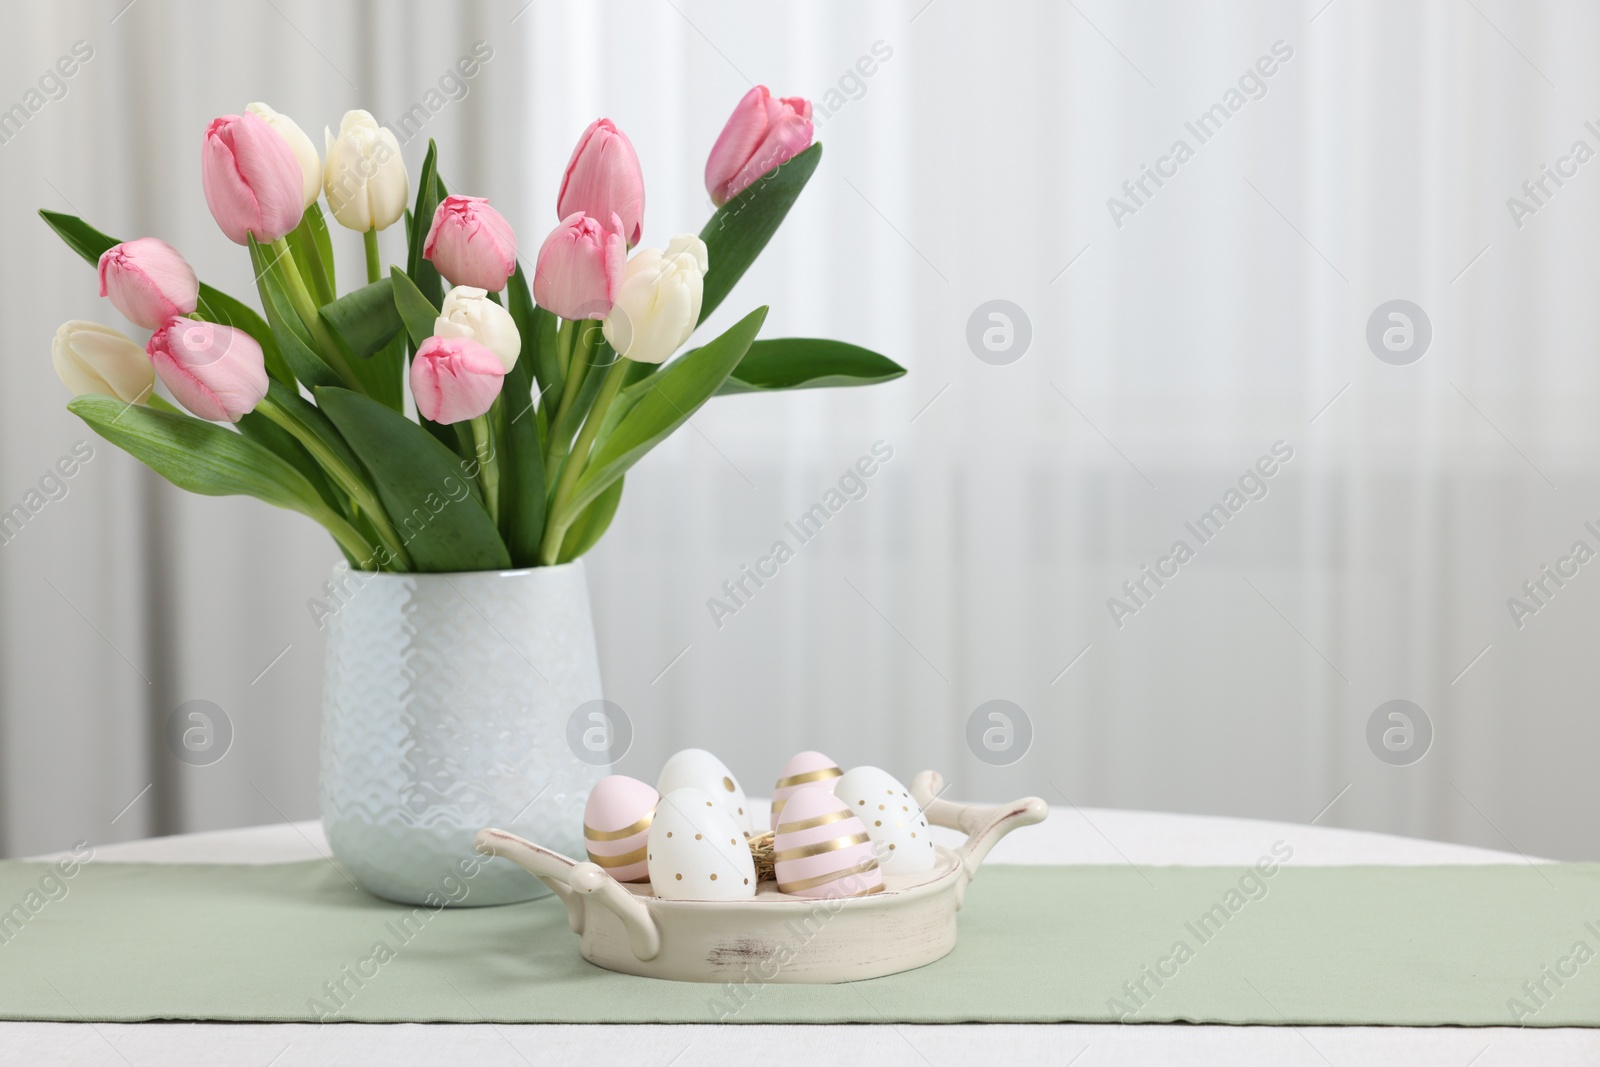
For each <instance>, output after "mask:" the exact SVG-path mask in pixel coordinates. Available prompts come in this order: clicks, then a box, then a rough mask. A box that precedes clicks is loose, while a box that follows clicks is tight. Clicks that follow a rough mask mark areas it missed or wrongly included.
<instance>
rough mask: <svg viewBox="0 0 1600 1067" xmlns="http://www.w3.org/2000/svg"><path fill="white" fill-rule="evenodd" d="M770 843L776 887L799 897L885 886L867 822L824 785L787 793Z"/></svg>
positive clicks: (854, 894) (839, 894) (849, 893)
mask: <svg viewBox="0 0 1600 1067" xmlns="http://www.w3.org/2000/svg"><path fill="white" fill-rule="evenodd" d="M772 846H773V854H772V856H773V860H774V861H775V863H774V866H775V867H776V868H777V869H776V874H777V877H778V890H779V891H780V892H783V893H789V894H791V895H793V896H800V897H864V896H870V895H871V894H873V893H881V892H883V872H882V871H881V870H879V869H878V857H877V853H876V851H875V850H874V848H873V845H872V840H871V838H869V837H868V836H867V828H866V827H865V826H863V825H862V823H861V820H860V819H858V818H856V816H855V814H854V813H853V812H851V810H850V806H849V805H848V804H846V803H845V802H844V801H843V800H840V799H839V798H838V797H836V796H834V795H833V794H832V793H830V792H829V791H828V789H827V787H826V786H823V785H815V784H813V785H801V786H799V787H797V788H796V789H795V791H794V792H793V793H792V794H790V796H789V802H788V803H787V804H785V805H784V808H783V818H782V819H781V820H779V822H778V828H777V833H776V834H775V835H774V838H773V842H772Z"/></svg>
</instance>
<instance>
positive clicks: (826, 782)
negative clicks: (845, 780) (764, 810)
mask: <svg viewBox="0 0 1600 1067" xmlns="http://www.w3.org/2000/svg"><path fill="white" fill-rule="evenodd" d="M843 773H844V772H843V771H841V770H840V769H839V765H838V764H837V763H835V762H833V760H831V759H829V758H828V757H827V756H824V755H823V754H822V753H820V752H799V753H796V754H795V755H793V756H790V757H789V762H788V763H785V764H784V765H783V770H782V771H781V772H780V773H779V774H778V781H777V783H776V784H774V785H773V787H772V828H773V829H774V830H776V829H777V828H778V815H779V814H780V813H781V812H782V811H783V805H784V804H785V803H786V802H787V801H788V799H789V797H790V796H791V795H792V794H793V793H794V791H795V790H796V789H798V788H800V787H801V786H803V785H814V786H818V787H819V788H821V789H823V790H825V791H828V792H832V791H833V785H834V783H835V782H836V781H837V780H838V778H839V776H840V775H841V774H843Z"/></svg>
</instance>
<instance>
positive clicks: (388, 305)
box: [317, 278, 432, 361]
mask: <svg viewBox="0 0 1600 1067" xmlns="http://www.w3.org/2000/svg"><path fill="white" fill-rule="evenodd" d="M317 314H318V315H319V316H321V318H322V321H323V322H324V323H326V324H327V326H328V329H329V330H331V331H332V332H333V336H334V339H335V340H337V341H338V342H339V344H340V346H341V347H342V348H343V349H344V351H345V354H346V355H348V356H351V357H353V361H359V360H364V359H370V358H371V357H372V356H375V355H377V354H378V353H379V352H382V351H383V350H384V349H385V348H387V347H388V345H389V342H390V341H393V340H394V339H395V338H396V337H398V336H399V335H400V331H401V330H403V329H405V322H404V321H403V320H402V319H401V317H400V311H399V309H398V308H397V307H396V306H395V295H394V279H393V278H379V279H378V280H377V281H375V282H373V283H372V284H371V285H365V286H362V287H361V288H360V289H357V290H355V291H354V292H350V293H346V294H345V295H344V296H341V297H340V298H339V299H337V300H335V301H334V302H333V303H331V304H324V305H322V307H321V308H319V309H318V310H317ZM429 328H430V330H431V328H432V323H429Z"/></svg>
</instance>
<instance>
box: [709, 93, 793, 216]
mask: <svg viewBox="0 0 1600 1067" xmlns="http://www.w3.org/2000/svg"><path fill="white" fill-rule="evenodd" d="M811 132H812V130H811V101H809V100H806V99H804V98H803V97H798V96H786V97H783V98H781V99H775V98H774V97H773V95H772V94H771V93H770V92H768V91H767V87H766V86H765V85H758V86H756V87H755V88H754V89H751V90H750V91H749V92H748V93H745V94H744V99H742V100H740V101H739V104H738V106H737V107H735V108H734V109H733V114H732V115H731V116H729V118H728V124H727V125H726V126H724V127H723V128H722V133H721V135H720V136H718V137H717V143H716V144H714V145H712V146H711V155H710V156H709V157H708V158H707V159H706V192H708V193H710V194H711V202H712V203H713V204H716V205H717V206H718V207H721V206H722V205H723V204H726V203H727V202H728V201H729V200H732V199H733V198H734V197H736V196H738V195H739V194H740V193H742V192H744V191H745V190H746V189H748V188H749V187H750V186H752V185H754V184H755V183H756V179H757V178H759V177H761V176H762V175H763V174H765V173H767V171H769V170H772V169H773V168H775V167H777V166H778V165H779V164H781V163H786V162H788V161H789V160H791V159H793V158H794V157H795V156H796V155H798V154H799V153H801V152H803V151H805V150H806V149H807V148H808V147H810V145H811Z"/></svg>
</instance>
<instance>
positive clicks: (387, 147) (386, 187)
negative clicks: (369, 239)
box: [322, 111, 411, 233]
mask: <svg viewBox="0 0 1600 1067" xmlns="http://www.w3.org/2000/svg"><path fill="white" fill-rule="evenodd" d="M322 136H323V140H324V142H325V143H326V145H327V159H326V160H325V161H324V165H323V175H322V182H323V191H324V192H326V193H327V194H328V210H330V211H332V212H333V217H334V218H335V219H338V220H339V225H341V226H343V227H345V228H346V229H349V230H360V231H361V232H363V233H365V232H366V231H367V230H383V229H387V228H388V227H390V226H393V225H394V224H395V222H396V221H398V220H399V219H401V218H402V217H404V215H405V213H406V197H407V196H409V195H410V191H411V183H410V179H409V178H408V177H407V176H406V161H405V160H404V159H401V158H400V142H399V141H397V140H395V136H394V133H393V132H392V131H390V130H389V129H387V128H385V127H383V126H379V125H378V120H377V119H375V118H373V117H372V114H371V113H370V112H366V111H346V112H345V113H344V118H343V119H341V120H340V122H339V135H338V136H337V137H335V136H334V135H333V133H332V132H331V131H329V130H328V129H327V128H326V127H324V128H323V131H322Z"/></svg>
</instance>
